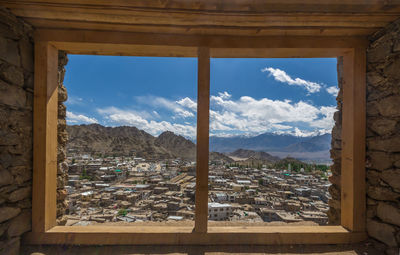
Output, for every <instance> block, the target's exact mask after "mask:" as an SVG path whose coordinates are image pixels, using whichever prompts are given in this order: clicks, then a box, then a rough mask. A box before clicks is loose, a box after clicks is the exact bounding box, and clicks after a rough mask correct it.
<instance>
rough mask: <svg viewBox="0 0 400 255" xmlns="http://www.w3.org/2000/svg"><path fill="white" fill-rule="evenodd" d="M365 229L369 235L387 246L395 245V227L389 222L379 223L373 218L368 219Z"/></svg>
mask: <svg viewBox="0 0 400 255" xmlns="http://www.w3.org/2000/svg"><path fill="white" fill-rule="evenodd" d="M367 231H368V234H369V235H370V236H371V237H373V238H375V239H377V240H379V241H381V242H383V243H385V244H386V245H388V246H396V245H397V242H396V238H395V233H396V229H395V228H394V227H393V226H391V225H389V224H385V223H380V222H377V221H375V220H368V221H367Z"/></svg>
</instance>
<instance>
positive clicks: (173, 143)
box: [154, 131, 196, 160]
mask: <svg viewBox="0 0 400 255" xmlns="http://www.w3.org/2000/svg"><path fill="white" fill-rule="evenodd" d="M154 143H155V145H157V146H159V147H162V148H165V149H166V150H168V151H169V152H171V153H172V154H173V155H179V157H182V158H185V159H190V160H195V158H196V145H195V144H194V143H193V142H192V141H190V140H188V139H186V138H184V137H183V136H180V135H176V134H174V133H173V132H171V131H166V132H163V133H161V134H160V135H159V136H158V137H157V138H156V139H155V142H154Z"/></svg>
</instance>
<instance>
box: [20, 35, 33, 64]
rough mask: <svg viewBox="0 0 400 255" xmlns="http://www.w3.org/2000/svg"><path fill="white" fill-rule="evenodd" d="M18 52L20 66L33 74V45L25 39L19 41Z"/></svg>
mask: <svg viewBox="0 0 400 255" xmlns="http://www.w3.org/2000/svg"><path fill="white" fill-rule="evenodd" d="M19 51H20V52H21V64H22V68H24V69H25V70H26V71H28V72H33V43H32V42H30V41H29V40H28V39H27V38H23V39H21V40H20V41H19Z"/></svg>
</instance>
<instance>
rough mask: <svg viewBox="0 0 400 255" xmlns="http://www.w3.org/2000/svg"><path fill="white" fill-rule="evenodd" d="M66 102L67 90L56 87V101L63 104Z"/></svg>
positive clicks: (62, 87)
mask: <svg viewBox="0 0 400 255" xmlns="http://www.w3.org/2000/svg"><path fill="white" fill-rule="evenodd" d="M67 100H68V93H67V89H66V88H65V87H64V86H63V85H62V86H58V101H59V102H65V101H67Z"/></svg>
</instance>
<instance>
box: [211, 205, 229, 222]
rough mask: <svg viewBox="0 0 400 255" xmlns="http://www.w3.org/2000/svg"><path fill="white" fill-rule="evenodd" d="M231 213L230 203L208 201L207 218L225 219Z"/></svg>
mask: <svg viewBox="0 0 400 255" xmlns="http://www.w3.org/2000/svg"><path fill="white" fill-rule="evenodd" d="M231 214H232V206H231V205H230V204H220V203H208V219H210V220H226V219H228V218H229V216H230V215H231Z"/></svg>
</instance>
